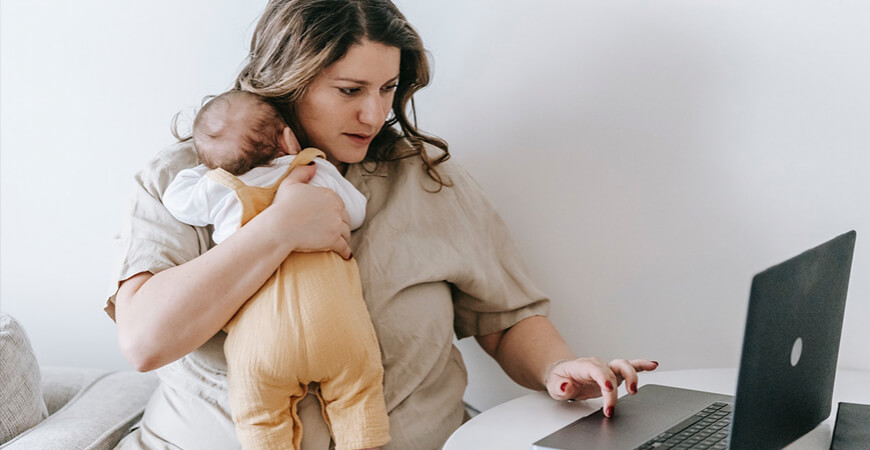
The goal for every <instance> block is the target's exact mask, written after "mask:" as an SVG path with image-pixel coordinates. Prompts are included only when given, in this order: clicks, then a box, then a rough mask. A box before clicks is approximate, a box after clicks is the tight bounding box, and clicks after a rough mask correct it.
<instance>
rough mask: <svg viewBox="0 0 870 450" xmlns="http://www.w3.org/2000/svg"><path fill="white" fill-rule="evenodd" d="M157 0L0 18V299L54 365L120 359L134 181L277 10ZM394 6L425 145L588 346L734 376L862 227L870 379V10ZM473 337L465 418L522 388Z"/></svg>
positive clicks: (860, 355)
mask: <svg viewBox="0 0 870 450" xmlns="http://www.w3.org/2000/svg"><path fill="white" fill-rule="evenodd" d="M147 3H148V4H143V2H129V1H125V2H110V1H107V0H89V1H87V2H77V3H75V6H74V7H73V6H71V5H67V3H66V2H60V1H54V2H47V3H46V2H40V3H38V4H31V2H26V1H24V0H15V1H10V0H4V1H3V3H2V12H0V18H2V26H0V30H2V31H0V32H2V35H0V44H2V49H0V58H2V59H0V69H2V73H0V89H2V93H0V98H2V100H0V101H2V103H0V121H2V123H0V133H2V134H0V150H2V159H0V169H2V173H0V181H2V191H0V194H2V226H0V237H2V242H0V250H2V260H0V271H2V273H0V283H2V285H0V301H2V308H3V310H4V311H6V312H10V313H12V314H14V315H16V316H17V317H18V318H19V319H20V320H21V321H22V322H24V324H25V326H26V327H27V329H28V331H29V332H30V334H31V339H32V340H33V343H34V346H35V347H36V351H37V353H38V356H39V357H40V359H41V360H42V361H43V362H44V363H50V364H77V365H85V366H87V365H96V366H103V367H125V362H124V361H123V359H122V358H121V356H120V354H119V352H118V350H117V344H116V343H115V335H114V329H113V325H112V324H111V322H110V321H108V320H107V319H106V318H105V317H104V315H103V312H102V311H101V307H102V303H103V300H104V298H105V292H106V288H107V284H108V280H110V279H111V276H112V275H113V273H112V268H113V266H112V263H113V250H112V244H111V237H112V235H113V234H114V233H115V232H116V231H117V229H118V227H119V226H120V210H121V209H122V205H123V203H124V202H125V199H126V196H127V194H128V192H129V179H130V176H131V175H132V174H133V173H134V172H135V171H136V170H137V169H138V168H139V167H140V166H141V165H142V164H143V163H144V161H146V160H147V159H148V158H149V157H150V156H151V155H152V154H153V153H154V152H156V151H157V150H158V149H160V148H162V147H163V146H164V145H166V144H168V143H170V142H171V141H172V139H171V137H170V136H169V134H168V131H167V130H168V123H169V120H170V118H171V116H172V114H174V113H175V112H176V111H178V110H180V109H183V108H185V107H190V106H193V105H195V104H196V103H197V102H198V101H199V99H200V98H201V97H202V96H203V95H205V94H208V93H214V92H217V91H220V90H223V89H224V88H226V87H227V86H228V85H229V84H230V83H231V80H232V78H233V76H234V75H235V71H236V69H237V68H238V65H239V63H240V61H241V59H242V57H243V55H244V53H245V48H246V45H247V43H248V36H249V35H250V31H251V28H252V26H253V25H252V22H253V21H254V20H255V18H256V16H257V14H258V13H259V11H260V10H261V8H262V4H258V5H243V4H241V3H245V2H230V1H222V2H219V3H215V2H206V1H204V0H197V1H193V0H191V1H187V2H170V1H168V0H159V1H152V2H147ZM260 3H264V2H260ZM398 4H399V5H400V6H401V7H402V8H403V10H404V11H405V13H406V15H407V16H408V17H409V19H410V20H411V21H412V23H414V24H415V25H416V26H417V28H418V29H419V31H420V32H421V34H422V35H423V38H424V41H425V42H426V44H427V47H428V48H429V49H430V50H431V52H432V56H433V59H434V66H435V76H434V82H433V84H432V86H431V87H430V88H428V89H426V90H425V91H423V92H422V93H421V94H420V95H419V98H418V102H417V106H418V116H419V118H420V126H421V128H423V129H424V130H427V131H430V132H432V133H435V134H437V135H439V136H441V137H443V138H445V139H447V140H448V141H449V142H450V144H451V150H452V152H453V155H454V158H455V159H456V160H458V161H460V162H461V163H463V164H464V165H465V166H466V167H467V168H468V169H469V170H470V171H471V173H472V174H474V176H475V177H476V178H477V179H478V181H479V182H480V183H481V185H482V186H483V187H484V189H486V191H487V192H488V193H489V194H490V196H491V198H492V200H493V201H494V202H495V204H496V205H497V207H498V209H499V210H500V211H501V213H502V215H503V216H504V218H505V220H506V221H507V223H508V225H509V226H510V227H511V229H512V231H513V233H514V237H515V239H516V240H517V242H518V245H519V248H520V250H521V252H522V253H523V255H524V257H525V258H526V261H527V265H528V267H529V270H530V272H531V273H532V275H533V278H534V279H536V280H537V281H538V282H539V283H540V285H541V287H542V288H543V289H544V290H545V291H546V292H548V293H549V294H550V295H551V297H552V298H553V306H552V320H553V321H554V322H555V323H556V324H557V326H558V327H559V328H560V329H561V330H562V332H563V334H564V335H565V337H566V339H567V340H568V341H569V342H570V343H571V344H572V346H573V347H574V348H575V349H576V350H577V351H578V352H579V353H580V354H583V355H598V356H600V357H602V358H612V357H616V356H627V357H649V358H652V359H657V360H658V361H660V362H661V363H662V369H680V368H690V367H719V366H736V365H737V363H738V358H739V351H740V344H741V336H742V331H743V328H742V327H743V320H744V317H745V309H746V301H747V295H748V291H749V282H750V278H751V276H752V275H753V274H754V273H756V272H758V271H760V270H762V269H764V268H766V267H768V266H770V265H773V264H775V263H777V262H779V261H781V260H783V259H785V258H787V257H790V256H793V255H795V254H797V253H798V252H800V251H802V250H803V249H805V248H808V247H810V246H812V245H815V244H818V243H821V242H822V241H824V240H826V239H828V238H830V237H833V236H834V235H836V234H839V233H841V232H844V231H847V230H849V229H856V230H857V231H858V244H857V247H856V255H855V261H854V266H853V270H852V283H851V287H850V293H849V300H848V306H847V318H846V323H845V325H844V330H843V341H842V348H841V352H840V362H841V365H842V366H845V367H850V368H861V369H867V370H870V358H868V356H870V355H868V351H867V350H866V343H867V342H870V331H868V329H867V327H866V326H865V324H866V323H867V321H868V318H870V299H868V297H870V275H868V264H870V263H868V256H867V255H868V252H870V243H868V242H870V241H868V239H870V208H868V206H870V202H868V193H870V181H867V180H868V177H867V176H866V172H867V171H868V169H870V132H868V130H870V83H867V81H866V80H868V79H870V60H868V59H867V55H868V54H870V28H868V27H866V23H868V21H870V20H868V19H870V6H868V5H867V4H866V3H864V2H859V1H857V0H850V1H845V0H844V1H840V2H809V1H800V0H799V1H789V2H786V1H765V2H750V1H746V0H739V1H737V0H727V1H726V0H716V1H706V2H698V1H695V0H662V1H657V2H641V1H629V0H595V1H593V0H584V1H571V2H569V1H566V0H560V1H557V0H543V1H538V2H523V1H519V0H502V1H495V0H487V1H476V2H461V1H459V0H440V1H438V2H432V1H421V0H400V1H399V2H398ZM532 5H534V6H532ZM46 161H48V162H49V163H50V164H49V165H48V166H47V167H41V168H39V170H40V171H41V172H40V174H39V175H38V176H35V175H34V173H35V171H36V170H37V168H38V167H39V166H40V165H45V162H46ZM460 346H461V347H462V349H463V351H464V352H465V353H466V355H467V363H468V365H469V367H470V369H471V372H472V373H471V380H470V381H471V386H470V389H469V393H468V399H469V400H470V401H471V402H472V404H474V405H475V406H478V407H480V408H486V407H488V406H491V405H492V404H494V403H497V402H499V401H503V400H505V399H508V398H510V397H512V396H515V395H518V394H519V393H521V392H523V391H522V390H521V389H520V388H516V387H512V386H511V384H510V382H508V381H507V380H506V378H505V377H504V376H503V375H501V374H500V373H499V372H498V371H497V369H496V368H495V366H494V364H493V363H492V362H491V361H489V360H487V359H486V358H484V357H482V356H481V355H482V352H480V351H479V350H478V349H477V348H476V346H475V344H473V341H472V340H464V341H462V342H460Z"/></svg>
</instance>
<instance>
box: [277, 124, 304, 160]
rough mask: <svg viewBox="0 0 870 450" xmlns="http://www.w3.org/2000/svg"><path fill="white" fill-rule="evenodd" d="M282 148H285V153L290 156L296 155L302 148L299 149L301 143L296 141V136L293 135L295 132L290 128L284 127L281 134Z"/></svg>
mask: <svg viewBox="0 0 870 450" xmlns="http://www.w3.org/2000/svg"><path fill="white" fill-rule="evenodd" d="M280 140H281V147H283V148H284V151H285V152H287V154H288V155H295V154H297V153H299V152H300V151H301V150H302V148H300V147H299V141H298V140H297V139H296V135H295V134H293V130H291V129H290V127H284V130H283V131H282V132H281V139H280Z"/></svg>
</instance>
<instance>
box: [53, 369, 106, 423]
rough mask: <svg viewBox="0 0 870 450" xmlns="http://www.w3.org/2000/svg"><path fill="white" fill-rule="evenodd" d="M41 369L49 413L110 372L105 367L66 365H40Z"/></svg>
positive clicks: (55, 410)
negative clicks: (92, 367) (93, 367)
mask: <svg viewBox="0 0 870 450" xmlns="http://www.w3.org/2000/svg"><path fill="white" fill-rule="evenodd" d="M39 371H40V373H41V375H42V397H43V398H44V399H45V407H46V408H48V414H49V415H52V414H54V413H55V412H57V410H59V409H60V408H62V407H63V406H64V405H66V404H67V403H69V401H70V400H72V399H73V398H74V397H75V396H76V395H78V393H79V392H81V390H82V389H84V388H86V387H88V386H90V385H91V384H93V383H94V381H97V378H100V377H101V376H103V375H105V374H107V373H108V372H109V371H108V370H104V369H91V368H81V367H66V366H40V367H39Z"/></svg>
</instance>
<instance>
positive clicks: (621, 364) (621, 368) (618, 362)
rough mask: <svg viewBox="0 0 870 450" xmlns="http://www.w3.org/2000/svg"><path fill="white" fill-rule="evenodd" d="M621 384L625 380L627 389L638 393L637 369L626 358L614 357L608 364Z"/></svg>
mask: <svg viewBox="0 0 870 450" xmlns="http://www.w3.org/2000/svg"><path fill="white" fill-rule="evenodd" d="M608 367H610V370H611V371H613V373H614V374H615V375H616V378H617V380H619V381H620V384H621V382H622V381H623V380H625V389H626V390H627V391H628V393H629V394H637V370H636V369H635V367H634V366H633V365H632V364H631V363H630V362H629V361H627V360H625V359H614V360H613V361H610V364H608Z"/></svg>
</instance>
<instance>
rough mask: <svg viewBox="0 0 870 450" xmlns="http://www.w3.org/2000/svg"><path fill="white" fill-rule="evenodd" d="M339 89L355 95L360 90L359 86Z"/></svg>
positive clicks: (344, 92)
mask: <svg viewBox="0 0 870 450" xmlns="http://www.w3.org/2000/svg"><path fill="white" fill-rule="evenodd" d="M338 90H339V91H340V92H341V93H342V94H344V95H354V94H356V93H357V92H359V91H360V89H359V88H338Z"/></svg>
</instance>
